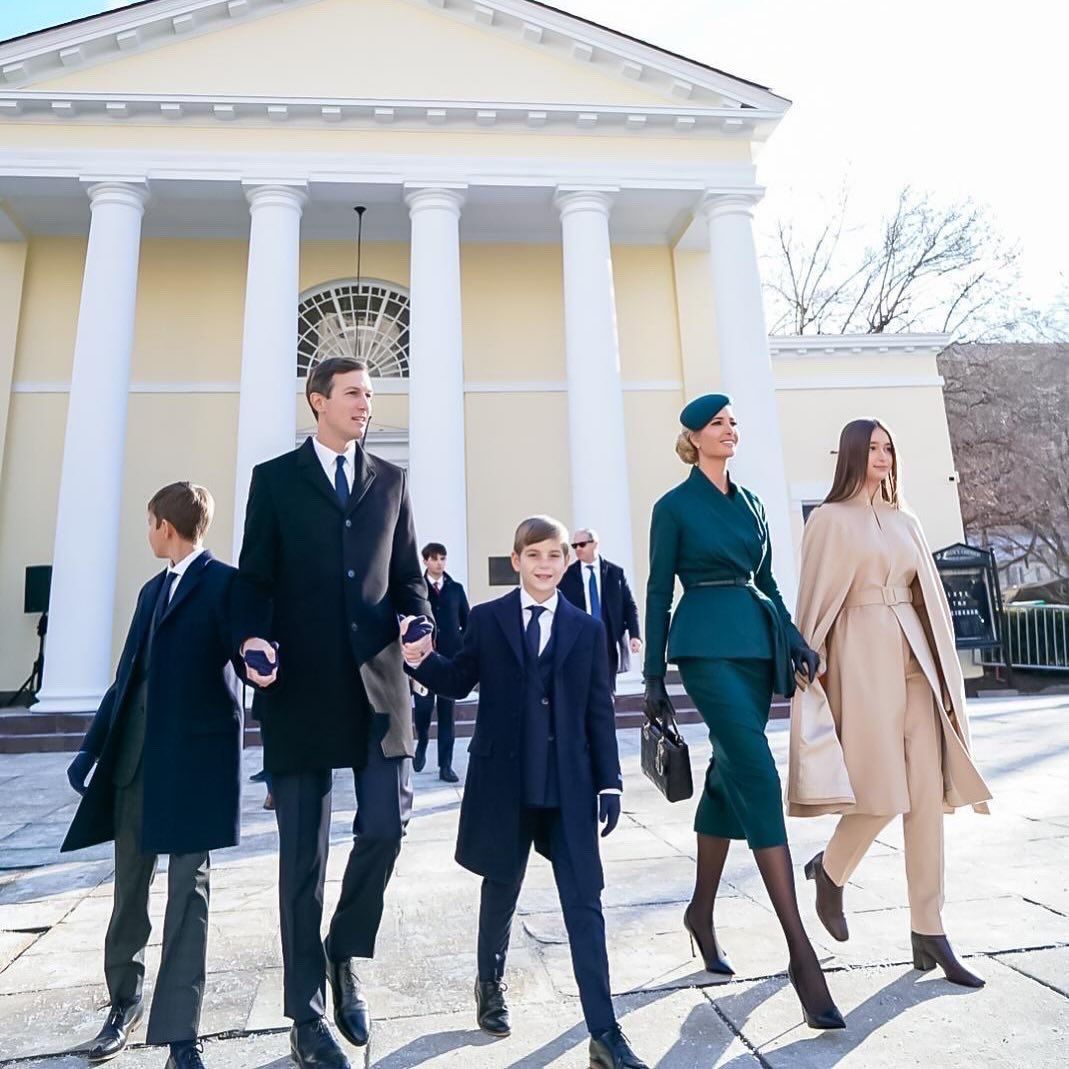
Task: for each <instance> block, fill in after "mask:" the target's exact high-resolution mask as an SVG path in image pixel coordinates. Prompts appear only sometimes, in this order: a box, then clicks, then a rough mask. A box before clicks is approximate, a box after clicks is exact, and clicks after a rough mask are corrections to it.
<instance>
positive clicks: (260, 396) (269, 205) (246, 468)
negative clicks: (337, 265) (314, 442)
mask: <svg viewBox="0 0 1069 1069" xmlns="http://www.w3.org/2000/svg"><path fill="white" fill-rule="evenodd" d="M245 195H246V197H247V198H248V201H249V211H250V213H251V216H252V225H251V228H250V231H249V267H248V274H247V276H246V282H245V326H244V333H243V335H242V341H241V396H240V399H239V402H238V448H237V464H236V476H235V483H234V562H235V563H237V559H238V554H239V553H240V551H241V539H242V535H243V533H244V527H245V503H246V501H247V500H248V496H249V480H250V479H251V478H252V469H253V468H254V467H255V466H256V465H257V464H259V463H261V462H262V461H264V460H269V459H270V458H271V457H275V456H278V455H279V454H280V453H286V452H288V451H289V450H291V449H293V447H294V444H295V442H296V440H297V298H298V290H299V286H300V282H299V271H300V253H301V211H302V209H303V208H304V203H305V200H306V199H307V198H306V194H305V191H304V188H303V187H302V186H298V185H277V184H270V185H251V184H250V185H248V187H247V188H246V191H245Z"/></svg>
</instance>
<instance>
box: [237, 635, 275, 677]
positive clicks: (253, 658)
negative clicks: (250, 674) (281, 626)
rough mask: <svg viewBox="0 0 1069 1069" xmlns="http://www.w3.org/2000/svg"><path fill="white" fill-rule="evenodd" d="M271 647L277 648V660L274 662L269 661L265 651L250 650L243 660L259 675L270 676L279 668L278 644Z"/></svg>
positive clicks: (273, 643)
mask: <svg viewBox="0 0 1069 1069" xmlns="http://www.w3.org/2000/svg"><path fill="white" fill-rule="evenodd" d="M271 645H272V646H274V647H275V659H274V660H273V661H270V660H268V659H267V654H266V653H264V651H263V650H248V651H246V653H245V654H244V655H243V657H242V660H243V661H244V662H245V664H246V665H247V666H248V667H249V668H251V669H252V670H253V671H254V672H256V673H258V674H259V675H261V676H269V675H270V674H271V673H272V672H273V671H274V670H275V669H276V668H277V667H278V643H277V642H272V643H271Z"/></svg>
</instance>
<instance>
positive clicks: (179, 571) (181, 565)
mask: <svg viewBox="0 0 1069 1069" xmlns="http://www.w3.org/2000/svg"><path fill="white" fill-rule="evenodd" d="M203 552H204V547H203V546H198V547H197V548H196V549H195V550H193V552H192V553H190V554H188V555H187V556H185V557H183V558H182V559H181V560H180V561H179V562H178V563H177V564H169V565H167V573H168V574H171V573H172V572H173V573H174V576H175V579H174V582H173V583H171V592H170V594H168V596H167V604H168V605H170V603H171V601H172V600H173V599H174V592H175V591H176V590H177V589H178V584H179V583H180V582H182V576H183V575H185V574H186V570H187V569H188V568H189V566H190V565H191V564H192V563H193V562H194V561H195V560H196V559H197V558H198V557H199V556H200V555H201V554H202V553H203Z"/></svg>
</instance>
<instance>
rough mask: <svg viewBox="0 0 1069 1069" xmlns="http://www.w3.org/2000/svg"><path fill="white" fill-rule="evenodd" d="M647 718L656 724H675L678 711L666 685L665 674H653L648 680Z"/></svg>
mask: <svg viewBox="0 0 1069 1069" xmlns="http://www.w3.org/2000/svg"><path fill="white" fill-rule="evenodd" d="M645 713H646V719H647V720H649V721H650V722H651V723H654V724H662V723H667V724H674V723H675V722H676V711H675V707H674V706H673V705H672V699H671V698H669V697H668V691H667V690H666V689H665V686H664V676H651V677H650V678H648V679H647V680H646V699H645Z"/></svg>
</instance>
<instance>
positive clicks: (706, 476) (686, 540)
mask: <svg viewBox="0 0 1069 1069" xmlns="http://www.w3.org/2000/svg"><path fill="white" fill-rule="evenodd" d="M680 422H681V423H682V424H683V430H682V432H681V433H680V436H679V440H678V441H677V443H676V451H677V453H679V456H680V458H681V459H682V460H683V461H684V462H685V463H688V464H690V465H692V467H691V471H690V475H689V476H688V477H687V478H686V479H685V480H684V481H683V482H682V483H680V485H679V486H677V487H675V488H674V489H672V490H669V491H668V493H667V494H665V495H664V496H663V497H662V498H661V499H660V500H659V501H658V502H657V504H656V505H654V507H653V517H652V520H651V523H650V571H649V582H648V584H647V587H646V661H645V669H644V673H643V674H644V676H645V681H646V711H647V715H649V716H650V717H651V718H652V717H657V718H659V717H663V716H665V715H668V716H672V715H673V710H672V705H671V701H670V700H669V698H668V693H667V691H666V689H665V685H664V675H665V668H666V662H667V661H671V662H673V663H674V664H676V665H677V666H678V668H679V674H680V677H681V678H682V681H683V686H684V687H685V689H686V691H687V693H688V694H689V695H690V697H691V699H692V700H693V701H694V704H695V705H696V706H697V708H698V710H699V712H700V713H701V715H702V718H703V719H704V720H705V723H706V726H707V727H708V728H709V738H710V741H711V742H712V744H713V755H714V756H713V758H712V760H711V761H710V763H709V769H708V772H707V774H706V777H705V786H704V790H703V791H702V795H701V800H700V802H699V804H698V812H697V815H696V817H695V822H694V830H695V831H696V832H697V836H698V871H697V878H696V881H695V888H694V896H693V898H692V899H691V902H690V905H689V906H688V907H687V910H686V912H685V914H684V917H683V923H684V925H685V927H686V929H687V931H688V932H689V933H690V935H691V939H692V941H695V942H697V944H698V946H699V948H700V950H701V952H702V958H703V959H704V963H705V967H706V969H708V970H709V971H710V972H718V973H725V974H730V973H732V972H733V970H732V968H731V966H730V965H729V964H728V962H727V961H726V959H725V957H724V954H723V952H722V951H721V949H720V946H719V943H718V942H717V939H716V933H715V930H714V927H713V909H714V906H715V903H716V892H717V888H718V886H719V884H720V877H721V874H722V872H723V869H724V862H725V860H726V858H727V852H728V847H729V846H730V845H731V840H732V839H745V840H746V841H747V843H748V844H749V846H750V849H751V850H752V851H753V854H754V859H755V860H756V862H757V867H758V869H759V870H760V873H761V877H762V879H763V881H764V884H765V887H766V889H767V891H768V895H769V898H771V900H772V905H773V907H774V909H775V911H776V916H777V917H778V918H779V922H780V924H781V925H782V927H783V932H784V935H785V936H786V938H787V946H788V950H789V952H790V965H789V968H788V976H789V978H790V980H791V983H792V984H794V986H795V989H796V991H797V993H798V997H799V999H800V1001H801V1003H802V1009H803V1012H804V1015H805V1020H806V1023H807V1024H809V1025H810V1027H813V1028H843V1027H844V1026H845V1025H844V1021H843V1018H842V1015H841V1014H840V1013H839V1011H838V1009H837V1008H836V1006H835V1003H834V1002H833V1001H832V998H831V995H830V994H829V992H828V987H827V984H826V982H825V979H824V974H823V971H822V970H821V968H820V963H819V961H818V960H817V956H816V953H815V952H814V950H813V946H812V944H811V943H810V942H809V937H808V935H807V934H806V931H805V928H804V927H803V925H802V919H801V917H800V915H799V913H798V901H797V898H796V896H795V888H794V870H793V867H792V865H791V855H790V851H789V849H788V847H787V832H786V827H785V824H784V818H783V794H782V791H781V789H780V780H779V775H778V773H777V772H776V763H775V761H774V760H773V757H772V752H771V750H770V749H769V746H768V739H767V738H766V737H765V725H766V724H767V722H768V712H769V706H770V705H771V701H772V694H773V692H774V691H775V692H778V693H780V694H783V695H784V696H788V697H789V696H790V695H791V694H793V693H794V689H795V683H796V680H797V683H798V685H800V686H804V685H805V684H806V683H807V681H809V680H812V679H813V678H814V676H815V674H816V670H817V664H818V659H817V655H816V654H815V653H814V652H813V651H812V650H811V649H810V648H809V647H808V646H807V645H806V643H805V640H804V639H803V638H802V636H801V635H800V634H799V633H798V631H797V629H796V628H795V626H794V624H793V623H792V622H791V617H790V613H788V611H787V608H786V606H785V605H784V604H783V599H782V598H781V597H780V593H779V589H778V588H777V586H776V581H775V579H774V578H773V576H772V552H771V546H770V544H769V534H768V523H767V521H766V520H765V510H764V507H763V506H762V504H761V502H760V500H759V499H758V498H757V496H756V495H755V494H753V493H751V492H750V491H749V490H746V489H745V488H743V487H741V486H736V485H735V483H733V482H732V481H731V478H730V477H729V475H728V471H727V464H728V461H729V459H730V458H731V457H733V456H734V455H735V450H736V447H737V445H738V441H739V434H738V427H737V423H736V420H735V417H734V414H733V413H732V410H731V401H730V398H728V397H726V396H725V395H723V394H706V395H704V396H703V397H699V398H697V399H696V400H694V401H691V403H690V404H688V405H687V407H686V408H684V409H683V411H682V413H681V414H680ZM677 576H678V577H679V580H680V583H681V584H682V586H683V597H682V599H681V601H680V603H679V606H678V608H677V609H676V611H675V614H674V616H673V617H672V619H671V627H669V614H670V612H671V608H672V595H673V591H674V586H675V579H676V577H677Z"/></svg>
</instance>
